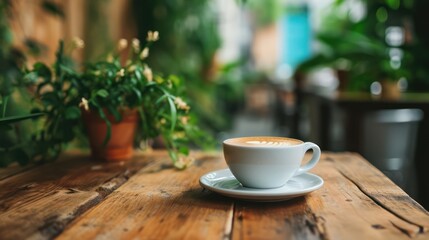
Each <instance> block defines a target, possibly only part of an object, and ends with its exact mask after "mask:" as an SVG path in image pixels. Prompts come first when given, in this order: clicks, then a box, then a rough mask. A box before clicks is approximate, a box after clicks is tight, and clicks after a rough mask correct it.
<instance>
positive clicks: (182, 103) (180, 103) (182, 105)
mask: <svg viewBox="0 0 429 240" xmlns="http://www.w3.org/2000/svg"><path fill="white" fill-rule="evenodd" d="M174 103H175V104H176V105H177V108H178V109H182V110H186V111H188V110H189V109H190V107H189V106H188V104H187V103H186V102H185V101H183V99H181V98H180V97H177V98H176V99H174Z"/></svg>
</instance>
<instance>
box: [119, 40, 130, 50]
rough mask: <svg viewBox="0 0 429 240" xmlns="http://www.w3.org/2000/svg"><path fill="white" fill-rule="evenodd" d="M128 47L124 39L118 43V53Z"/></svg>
mask: <svg viewBox="0 0 429 240" xmlns="http://www.w3.org/2000/svg"><path fill="white" fill-rule="evenodd" d="M127 46H128V41H127V39H125V38H122V39H120V40H119V42H118V51H122V50H124V49H125V48H127Z"/></svg>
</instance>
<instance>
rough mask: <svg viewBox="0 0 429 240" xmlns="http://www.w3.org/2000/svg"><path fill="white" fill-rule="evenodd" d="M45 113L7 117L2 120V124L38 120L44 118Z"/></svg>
mask: <svg viewBox="0 0 429 240" xmlns="http://www.w3.org/2000/svg"><path fill="white" fill-rule="evenodd" d="M42 115H43V113H33V114H28V115H23V116H12V117H5V118H1V119H0V124H1V125H3V124H9V123H13V122H18V121H22V120H26V119H31V118H37V117H40V116H42Z"/></svg>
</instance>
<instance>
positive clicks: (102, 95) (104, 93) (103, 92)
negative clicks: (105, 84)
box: [97, 89, 109, 98]
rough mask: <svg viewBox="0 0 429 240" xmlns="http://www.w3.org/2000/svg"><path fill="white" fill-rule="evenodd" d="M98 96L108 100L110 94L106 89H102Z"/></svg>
mask: <svg viewBox="0 0 429 240" xmlns="http://www.w3.org/2000/svg"><path fill="white" fill-rule="evenodd" d="M97 95H98V96H100V97H102V98H106V97H107V96H109V93H108V92H107V91H106V90H105V89H100V90H98V91H97Z"/></svg>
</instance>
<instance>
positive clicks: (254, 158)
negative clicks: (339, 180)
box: [223, 136, 321, 188]
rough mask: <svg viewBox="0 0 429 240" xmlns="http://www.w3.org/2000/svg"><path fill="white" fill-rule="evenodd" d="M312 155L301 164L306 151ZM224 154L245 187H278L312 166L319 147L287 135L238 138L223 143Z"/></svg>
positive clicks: (318, 153) (315, 160)
mask: <svg viewBox="0 0 429 240" xmlns="http://www.w3.org/2000/svg"><path fill="white" fill-rule="evenodd" d="M310 149H312V150H313V156H312V158H311V159H310V161H308V162H307V163H306V164H304V165H303V166H301V162H302V160H303V158H304V154H305V152H307V151H308V150H310ZM223 153H224V157H225V161H226V163H227V164H228V167H229V169H230V170H231V172H232V174H233V175H234V177H235V178H236V179H237V180H238V181H239V182H240V183H241V184H242V185H243V186H245V187H249V188H277V187H281V186H283V185H285V184H286V182H287V181H288V180H289V179H290V178H292V177H293V176H297V175H299V174H302V173H304V172H307V171H308V170H310V169H312V168H313V167H314V166H315V165H316V164H317V162H318V161H319V159H320V153H321V152H320V148H319V147H318V146H317V145H316V144H314V143H311V142H303V141H301V140H298V139H293V138H286V137H270V136H255V137H239V138H230V139H227V140H225V141H224V142H223Z"/></svg>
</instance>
